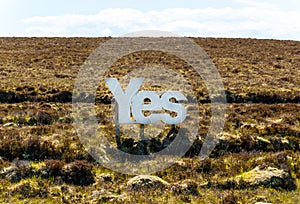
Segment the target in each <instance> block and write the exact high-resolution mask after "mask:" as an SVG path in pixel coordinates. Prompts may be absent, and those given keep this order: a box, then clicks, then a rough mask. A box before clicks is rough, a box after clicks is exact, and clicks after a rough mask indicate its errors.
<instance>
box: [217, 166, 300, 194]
mask: <svg viewBox="0 0 300 204" xmlns="http://www.w3.org/2000/svg"><path fill="white" fill-rule="evenodd" d="M259 186H264V187H267V188H275V189H277V188H282V189H285V190H295V189H296V188H297V186H296V181H295V179H294V178H293V177H292V176H291V175H290V174H289V173H288V172H286V171H285V170H282V169H277V168H272V167H266V166H258V167H256V168H254V169H253V170H251V171H249V172H246V173H243V174H241V175H238V176H236V177H235V178H233V179H229V180H228V181H225V182H224V183H223V184H222V183H221V184H219V187H222V188H225V189H226V188H232V187H235V188H238V189H243V188H249V187H250V188H257V187H259Z"/></svg>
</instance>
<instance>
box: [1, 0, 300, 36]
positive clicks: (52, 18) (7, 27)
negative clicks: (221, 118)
mask: <svg viewBox="0 0 300 204" xmlns="http://www.w3.org/2000/svg"><path fill="white" fill-rule="evenodd" d="M298 19H300V1H299V0H289V1H284V0H273V1H271V0H262V1H259V0H210V1H200V0H185V1H183V0H160V1H158V0H152V1H149V0H147V1H146V0H111V1H108V0H107V1H101V0H85V1H83V0H52V1H45V0H0V27H1V29H0V36H67V37H68V36H90V37H96V36H108V35H110V36H120V35H123V34H126V33H128V32H132V31H139V30H148V29H151V30H164V31H169V32H173V33H176V34H179V35H185V36H199V37H251V38H275V39H291V40H300V23H298V22H299V20H298Z"/></svg>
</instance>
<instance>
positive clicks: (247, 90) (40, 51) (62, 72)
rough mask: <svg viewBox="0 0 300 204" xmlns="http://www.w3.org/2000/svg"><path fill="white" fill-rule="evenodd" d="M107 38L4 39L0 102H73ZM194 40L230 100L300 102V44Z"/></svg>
mask: <svg viewBox="0 0 300 204" xmlns="http://www.w3.org/2000/svg"><path fill="white" fill-rule="evenodd" d="M108 39H109V38H0V54H1V55H0V80H1V84H0V96H1V97H0V102H4V103H14V102H23V101H51V102H70V101H71V93H72V89H73V88H72V87H73V83H74V79H75V78H76V75H77V73H78V70H79V69H80V66H81V65H82V64H83V62H84V61H85V59H86V58H87V57H88V56H89V54H90V53H91V52H92V51H93V50H94V49H96V48H97V47H98V46H99V45H100V43H102V42H104V41H105V40H108ZM192 39H193V40H194V41H195V42H196V43H198V44H199V45H200V46H201V47H202V48H203V49H204V50H205V51H206V52H207V54H208V55H209V56H210V57H211V58H212V60H213V62H214V63H215V64H216V67H217V68H218V70H219V72H220V74H221V76H222V78H223V82H224V85H225V89H226V93H227V98H228V102H230V103H244V102H253V103H286V102H287V103H299V102H300V86H299V84H300V77H299V76H300V69H299V67H300V42H298V41H279V40H258V39H230V38H228V39H227V38H192ZM158 55H159V54H158ZM158 55H157V56H155V54H153V56H152V57H153V58H155V57H158ZM141 58H142V59H143V55H141ZM140 60H141V59H140ZM174 63H175V64H176V61H175V62H174ZM100 98H101V96H100ZM207 98H208V96H204V99H207Z"/></svg>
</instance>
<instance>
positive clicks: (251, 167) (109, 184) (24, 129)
mask: <svg viewBox="0 0 300 204" xmlns="http://www.w3.org/2000/svg"><path fill="white" fill-rule="evenodd" d="M191 39H192V40H194V41H195V42H196V43H197V44H199V45H200V46H201V47H202V48H203V49H204V50H205V51H206V52H207V54H208V55H209V56H210V58H211V59H212V60H213V62H214V63H215V65H216V67H217V69H218V71H219V73H220V75H221V77H222V79H223V83H224V88H225V92H226V97H227V102H228V107H227V114H226V123H225V127H224V131H223V134H222V136H221V139H220V141H219V143H218V145H217V147H216V148H215V149H214V151H213V153H212V155H210V158H208V159H205V160H203V161H199V160H198V158H197V157H195V156H197V155H198V153H199V150H200V148H201V145H202V143H203V141H204V139H205V134H206V133H207V129H208V122H207V121H208V120H209V117H210V111H209V110H210V107H209V96H208V94H207V91H206V89H205V87H204V86H202V85H197V83H196V82H195V84H193V83H192V86H193V85H194V87H195V93H197V98H198V99H199V101H200V102H201V104H202V106H201V111H202V112H201V113H202V114H204V115H205V119H203V121H202V124H201V125H200V124H199V126H198V132H199V135H198V139H197V141H195V143H194V144H193V147H192V148H191V149H190V150H189V151H188V152H187V153H186V156H185V158H182V159H180V161H178V162H177V163H176V164H175V165H173V166H172V167H170V168H168V169H166V170H164V171H162V172H158V173H156V174H155V175H154V176H158V177H159V178H161V179H163V180H159V179H158V178H156V177H153V178H152V177H149V178H146V179H145V178H144V179H143V178H136V179H137V181H136V180H133V181H132V180H130V179H131V178H133V176H128V175H122V174H118V173H115V172H112V171H110V170H108V169H105V168H103V167H101V166H100V165H98V164H97V163H96V162H95V161H94V159H93V158H92V157H91V156H89V155H88V154H87V153H86V152H85V151H84V147H83V146H82V145H81V143H80V141H79V139H78V136H77V134H76V132H75V130H74V128H73V126H72V121H73V118H72V114H71V112H72V104H71V101H72V92H73V85H74V82H75V79H76V76H77V74H78V72H79V69H80V67H81V65H82V64H83V63H84V61H85V60H86V59H87V57H88V56H89V55H90V54H91V52H93V50H95V49H96V48H97V47H98V46H99V45H100V44H101V43H102V42H105V41H106V40H109V38H0V77H1V78H0V79H1V83H0V179H1V184H0V202H1V203H17V202H20V203H22V202H25V203H26V202H27V201H28V202H30V203H40V201H43V202H44V203H53V202H62V203H84V202H86V203H91V202H92V203H99V202H112V203H256V202H269V203H300V190H299V187H300V186H299V185H300V180H299V179H300V156H299V152H300V104H299V102H300V77H299V76H300V69H299V67H300V42H298V41H279V40H258V39H229V38H228V39H225V38H191ZM147 63H152V64H157V63H160V64H163V65H165V66H168V67H171V68H172V67H177V69H178V67H180V69H182V73H183V74H185V73H186V72H187V70H188V69H189V68H188V66H187V65H186V64H185V63H184V62H182V61H180V60H178V59H176V58H174V56H169V55H167V54H166V53H159V52H152V51H147V52H138V53H133V54H132V55H130V56H126V57H124V58H122V59H120V60H119V61H118V62H116V63H115V64H114V65H113V66H112V68H111V70H112V71H113V73H112V75H122V74H124V73H125V72H127V71H128V70H130V69H132V67H134V66H140V65H143V64H147ZM121 65H122V66H121ZM120 67H122V69H121V70H119V68H120ZM190 77H191V79H190V80H191V81H192V82H193V76H190ZM194 81H195V80H194ZM111 97H112V96H111V94H110V93H108V92H107V90H106V89H104V88H102V86H99V89H98V91H97V97H96V102H97V103H98V105H99V107H100V108H99V109H98V112H97V114H99V115H101V114H102V115H109V114H111V111H110V108H109V106H110V105H109V103H110V100H111ZM101 127H102V129H103V130H104V131H105V132H106V134H107V137H108V138H113V137H114V133H113V131H114V129H113V125H112V124H110V123H106V122H105V121H104V122H103V124H101ZM195 128H197V127H195ZM129 137H130V136H129ZM122 139H123V141H124V143H123V144H122V145H123V146H122V147H123V148H124V149H126V151H128V152H131V153H135V152H139V151H141V149H142V148H140V149H139V148H136V147H134V144H129V142H128V141H130V139H129V138H128V135H127V136H123V138H122ZM160 139H161V140H163V139H164V138H160ZM111 142H112V143H113V142H114V141H113V140H111ZM126 142H127V143H126ZM135 142H137V141H135ZM159 142H160V144H161V143H162V141H158V143H159ZM136 144H137V143H135V145H136ZM158 146H159V145H158ZM155 148H157V149H159V148H158V147H157V146H155ZM124 149H123V150H124ZM124 151H125V150H124ZM83 178H84V179H83ZM251 178H256V179H254V180H255V181H253V180H251ZM147 179H148V180H147ZM155 179H157V180H155ZM132 182H136V183H134V184H133V183H132ZM297 187H298V188H297Z"/></svg>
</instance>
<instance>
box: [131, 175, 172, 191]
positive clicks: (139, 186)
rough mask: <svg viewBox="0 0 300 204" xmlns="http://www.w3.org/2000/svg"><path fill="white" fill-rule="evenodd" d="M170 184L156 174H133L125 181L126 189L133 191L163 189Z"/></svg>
mask: <svg viewBox="0 0 300 204" xmlns="http://www.w3.org/2000/svg"><path fill="white" fill-rule="evenodd" d="M169 186H170V184H169V183H168V182H166V181H164V180H163V179H161V178H159V177H157V176H148V175H140V176H135V177H133V178H132V179H130V180H129V181H128V182H127V189H128V190H134V191H142V190H155V189H161V190H165V189H167V188H168V187H169Z"/></svg>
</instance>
